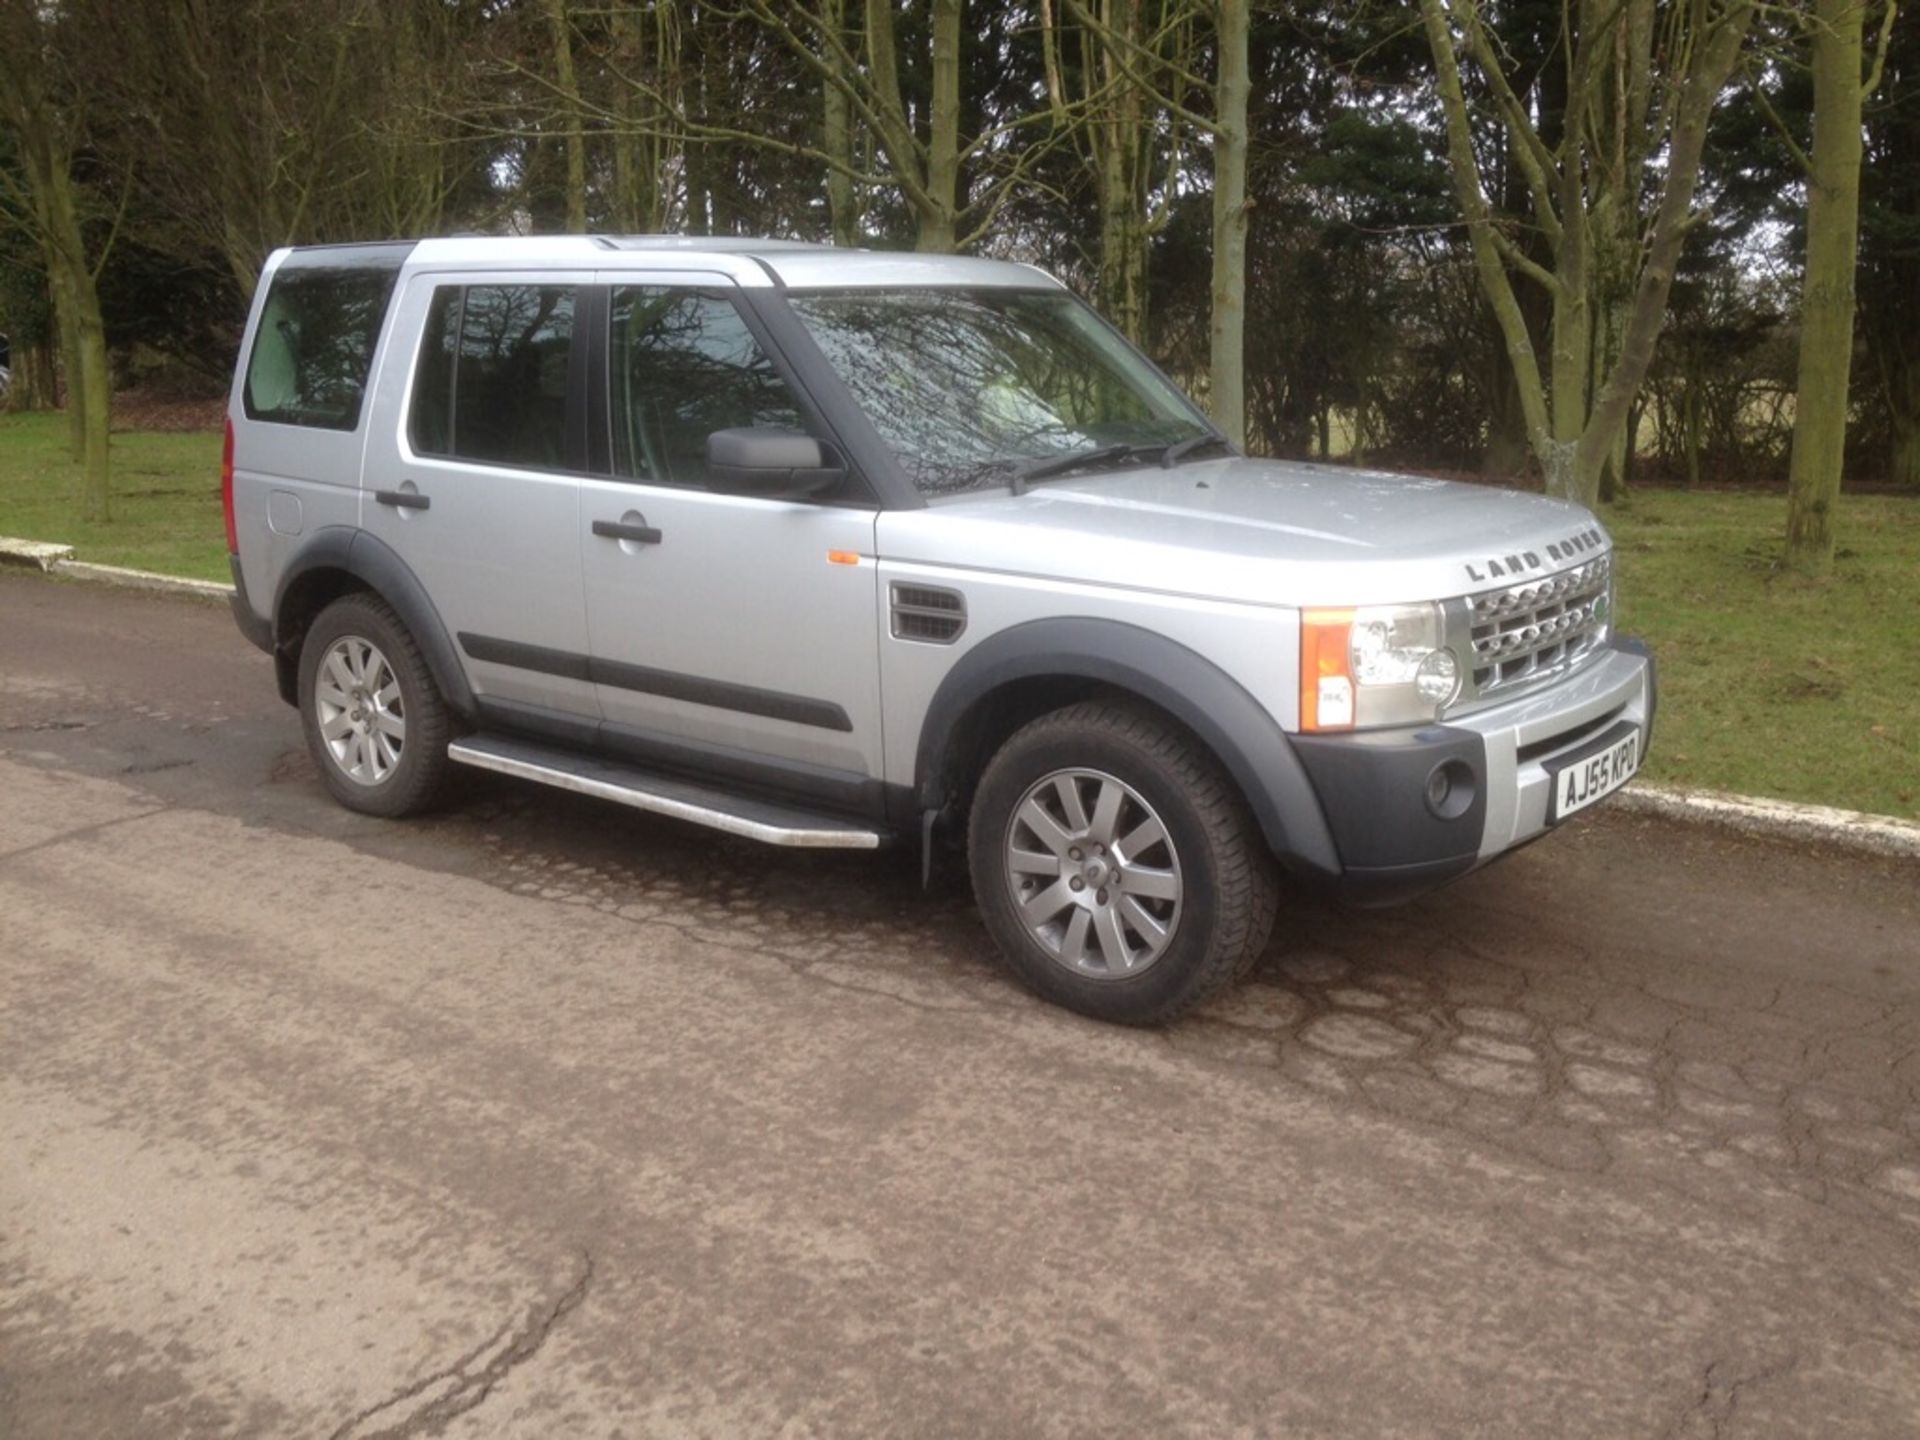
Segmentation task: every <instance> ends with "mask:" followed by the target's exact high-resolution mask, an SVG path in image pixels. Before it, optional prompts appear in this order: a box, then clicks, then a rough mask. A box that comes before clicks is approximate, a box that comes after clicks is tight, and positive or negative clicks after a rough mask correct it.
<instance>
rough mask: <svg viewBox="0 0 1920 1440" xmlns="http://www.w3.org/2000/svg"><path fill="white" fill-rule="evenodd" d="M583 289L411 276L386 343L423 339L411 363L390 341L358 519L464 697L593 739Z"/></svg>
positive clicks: (562, 278)
mask: <svg viewBox="0 0 1920 1440" xmlns="http://www.w3.org/2000/svg"><path fill="white" fill-rule="evenodd" d="M581 279H582V277H581V276H579V275H577V274H576V275H571V276H568V275H561V274H556V275H546V276H543V275H522V274H516V275H513V276H511V277H507V276H499V277H488V276H484V275H420V276H416V277H415V278H414V280H413V281H412V283H411V285H410V286H409V287H408V290H407V293H406V295H405V296H404V297H403V299H402V302H401V303H402V307H403V308H402V311H401V313H400V315H399V317H398V321H397V323H398V324H399V325H400V326H401V327H403V328H400V329H398V330H397V331H396V332H395V333H396V335H397V336H400V337H413V336H421V337H422V338H421V341H420V345H419V347H418V350H417V352H414V351H413V350H412V347H411V346H410V345H409V344H406V343H396V345H395V347H394V349H393V355H394V356H395V358H396V361H398V362H399V363H397V364H395V365H394V366H392V367H391V368H392V369H393V370H394V372H395V373H393V374H391V375H388V374H384V373H383V375H382V377H381V381H380V385H381V393H382V397H383V398H387V397H391V398H392V399H393V401H394V403H392V404H391V405H383V407H382V409H381V411H380V413H381V414H382V415H383V416H386V417H388V418H389V420H390V421H391V422H392V423H386V424H381V425H376V426H375V427H374V430H373V433H372V434H371V435H370V437H369V440H368V450H367V462H366V478H365V489H364V490H363V492H362V498H361V522H360V523H361V526H362V527H363V528H364V529H365V530H367V531H368V532H370V533H371V534H373V535H375V536H377V537H378V538H379V539H381V540H382V541H384V542H386V543H387V544H388V545H391V546H392V547H393V548H394V549H395V550H396V551H398V552H399V553H400V556H401V558H402V559H403V560H405V561H406V562H407V564H408V566H410V567H411V568H412V570H413V572H414V574H415V575H417V576H419V578H420V581H421V583H422V584H424V585H425V586H426V588H427V593H428V594H429V595H430V596H431V597H432V599H433V603H434V605H435V607H436V608H437V609H438V610H439V612H440V618H441V620H442V621H443V622H444V624H445V625H446V627H447V631H448V633H449V634H450V635H452V636H453V637H454V642H455V644H456V645H457V646H458V647H459V650H460V654H461V658H462V660H463V661H464V662H465V665H466V668H467V673H468V677H469V678H470V680H471V681H472V684H473V689H474V693H475V694H476V695H477V696H479V697H481V699H482V702H483V704H486V703H488V702H494V703H495V704H496V706H497V705H498V702H505V707H504V708H497V709H496V710H495V713H494V714H493V715H492V717H491V718H493V719H495V720H497V721H500V722H502V723H533V724H535V725H536V727H537V726H538V724H539V722H540V721H541V720H542V719H543V718H550V717H551V713H552V712H558V713H559V714H560V715H563V716H566V717H570V719H571V721H572V722H573V723H574V724H576V725H578V726H583V727H585V728H584V729H583V730H582V731H581V732H580V733H582V734H584V735H587V736H589V737H590V736H591V734H592V726H593V725H594V724H596V723H597V722H598V719H599V705H598V702H597V701H596V700H595V698H594V691H593V686H592V684H591V682H590V681H589V680H588V679H587V674H586V668H587V659H586V657H587V612H586V602H585V600H584V599H583V597H582V595H581V589H580V553H581V539H580V536H581V530H582V524H581V519H580V479H579V475H578V473H577V472H578V471H580V470H581V469H583V468H585V467H584V462H583V460H582V458H581V457H580V456H579V455H577V454H575V453H573V452H574V451H576V450H578V449H579V447H580V445H581V435H582V433H583V427H582V425H581V424H580V423H579V419H580V412H581V410H582V409H583V407H584V394H585V391H584V380H583V377H580V376H578V375H576V367H577V366H578V365H579V364H580V362H579V360H578V359H577V355H578V353H580V352H581V350H582V347H583V345H584V339H583V338H581V337H577V336H576V329H577V328H578V327H577V326H576V323H575V321H576V317H577V316H578V315H582V314H584V311H585V305H584V301H583V296H584V294H585V287H583V286H582V285H581V284H580V281H581ZM409 353H414V354H415V359H414V364H413V366H412V368H411V370H410V371H409V370H408V367H407V366H406V365H405V363H404V357H406V356H407V355H408V354H409ZM402 400H404V404H402V403H400V402H401V401H402ZM527 707H531V708H527ZM541 712H549V714H548V716H546V717H543V716H542V713H541Z"/></svg>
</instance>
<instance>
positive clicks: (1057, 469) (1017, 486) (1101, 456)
mask: <svg viewBox="0 0 1920 1440" xmlns="http://www.w3.org/2000/svg"><path fill="white" fill-rule="evenodd" d="M1137 448H1139V447H1137V446H1133V445H1096V446H1094V447H1093V448H1092V449H1091V450H1075V451H1073V452H1072V453H1071V454H1067V455H1055V456H1052V457H1051V458H1049V459H1046V460H1029V461H1028V462H1027V463H1026V464H1024V465H1022V466H1021V467H1020V468H1019V469H1017V470H1015V471H1014V472H1013V480H1012V481H1011V483H1010V484H1009V486H1008V488H1009V489H1010V490H1012V491H1013V493H1014V494H1016V495H1024V494H1026V493H1027V482H1028V481H1029V480H1044V479H1046V478H1047V477H1048V476H1049V475H1064V474H1066V473H1067V472H1068V471H1069V470H1078V469H1081V468H1082V467H1084V466H1087V465H1105V464H1107V463H1108V462H1109V461H1112V460H1125V459H1127V458H1128V457H1129V456H1131V455H1132V454H1133V453H1134V451H1135V450H1136V449H1137Z"/></svg>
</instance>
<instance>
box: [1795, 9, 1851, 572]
mask: <svg viewBox="0 0 1920 1440" xmlns="http://www.w3.org/2000/svg"><path fill="white" fill-rule="evenodd" d="M1865 8H1866V0H1817V3H1816V4H1815V6H1814V20H1813V152H1812V155H1811V156H1810V157H1809V158H1810V159H1811V160H1812V162H1813V168H1812V172H1811V173H1810V174H1809V175H1808V176H1807V273H1806V280H1805V282H1804V284H1803V286H1802V289H1801V295H1800V371H1799V378H1798V380H1797V382H1796V385H1795V389H1794V397H1795V398H1794V411H1793V459H1792V462H1791V465H1790V468H1789V470H1788V477H1787V556H1786V559H1787V564H1788V566H1789V567H1790V568H1792V569H1795V570H1799V571H1802V572H1804V573H1807V574H1815V575H1818V574H1824V573H1825V572H1826V571H1827V570H1829V569H1831V568H1832V566H1833V520H1834V516H1833V512H1834V508H1835V506H1836V504H1837V503H1838V501H1839V498H1840V471H1841V467H1842V465H1843V464H1844V463H1845V459H1846V445H1847V382H1848V377H1849V372H1850V370H1851V368H1852V365H1853V271H1854V252H1855V250H1856V248H1857V246H1858V243H1859V238H1860V151H1861V139H1860V103H1861V98H1862V86H1861V74H1860V49H1861V40H1860V36H1861V20H1862V11H1863V10H1864V9H1865Z"/></svg>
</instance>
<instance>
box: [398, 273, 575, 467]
mask: <svg viewBox="0 0 1920 1440" xmlns="http://www.w3.org/2000/svg"><path fill="white" fill-rule="evenodd" d="M576 296H577V291H576V290H575V288H574V287H572V286H560V285H465V286H461V285H443V286H441V287H440V288H439V289H438V290H436V291H434V295H433V303H432V304H431V305H430V306H429V307H428V311H427V326H426V333H425V335H424V336H423V338H422V341H421V348H420V364H419V368H418V370H417V371H416V373H415V377H414V387H413V404H412V407H411V412H410V419H409V420H408V427H407V434H408V438H409V439H410V440H411V442H412V444H413V448H414V450H415V451H416V452H417V453H419V454H422V455H440V456H445V457H448V458H450V459H457V460H473V461H477V462H479V463H482V464H488V465H513V466H523V467H531V468H535V469H543V470H558V469H564V468H567V460H566V455H567V378H568V370H569V368H570V366H571V364H572V353H573V331H574V309H575V299H576Z"/></svg>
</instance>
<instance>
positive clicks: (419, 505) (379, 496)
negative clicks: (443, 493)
mask: <svg viewBox="0 0 1920 1440" xmlns="http://www.w3.org/2000/svg"><path fill="white" fill-rule="evenodd" d="M373 498H374V499H375V500H376V501H378V502H379V503H380V504H382V505H391V506H393V508H394V509H396V510H425V509H427V508H428V507H430V506H431V505H432V504H433V501H431V500H429V499H428V498H427V497H426V496H424V495H416V494H415V493H414V492H413V491H411V490H376V491H374V492H373Z"/></svg>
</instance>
